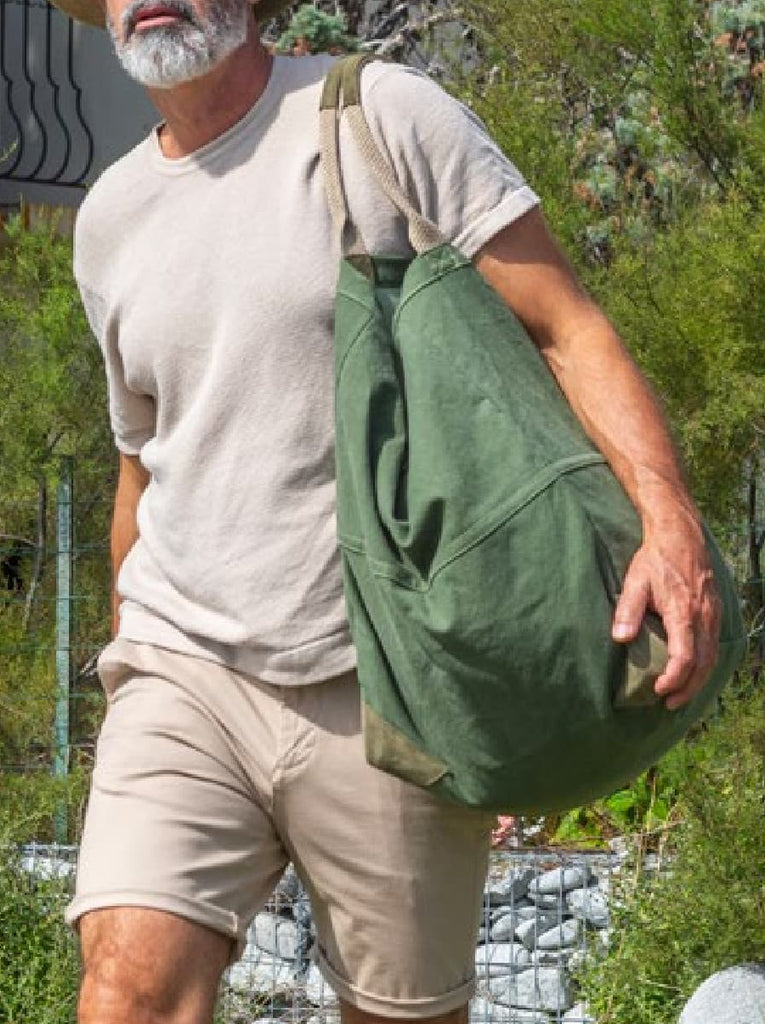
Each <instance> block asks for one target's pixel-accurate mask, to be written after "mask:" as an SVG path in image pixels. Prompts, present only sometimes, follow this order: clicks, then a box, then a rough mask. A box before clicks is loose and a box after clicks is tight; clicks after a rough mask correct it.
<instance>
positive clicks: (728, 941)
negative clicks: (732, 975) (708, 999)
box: [581, 689, 765, 1024]
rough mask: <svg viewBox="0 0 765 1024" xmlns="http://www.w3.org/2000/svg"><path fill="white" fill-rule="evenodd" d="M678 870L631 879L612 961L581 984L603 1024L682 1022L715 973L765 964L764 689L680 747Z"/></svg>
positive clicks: (674, 843) (740, 698)
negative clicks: (699, 989)
mask: <svg viewBox="0 0 765 1024" xmlns="http://www.w3.org/2000/svg"><path fill="white" fill-rule="evenodd" d="M673 757H674V764H673V771H674V772H675V773H677V775H678V776H680V778H679V780H678V781H679V785H678V792H679V800H678V804H677V812H676V815H677V825H676V827H675V828H673V829H672V831H671V833H670V834H669V839H668V853H669V856H670V861H669V864H670V870H668V871H666V872H663V873H661V874H660V875H659V877H658V878H655V879H652V880H649V879H645V878H640V877H639V876H638V881H637V884H634V876H633V882H631V883H629V884H627V883H625V889H626V888H629V891H623V892H621V893H620V895H621V897H622V900H623V905H622V906H621V908H620V909H617V910H616V912H615V923H614V933H613V941H612V944H611V950H610V953H609V956H608V957H607V958H606V959H604V960H603V961H601V962H599V963H597V964H595V965H591V966H590V967H589V968H588V969H587V970H586V972H585V974H584V976H583V977H582V979H581V980H582V984H583V988H584V994H585V997H586V998H587V1000H588V1001H589V1003H590V1007H591V1011H592V1013H593V1015H594V1017H595V1019H596V1020H597V1021H598V1024H638V1022H639V1024H676V1022H677V1018H678V1014H679V1013H680V1011H681V1010H682V1008H683V1006H684V1004H685V1002H686V1001H687V1000H688V998H690V996H691V995H692V994H693V992H694V991H695V989H696V988H697V987H698V986H699V985H700V984H701V982H702V981H704V980H705V979H706V978H707V977H709V975H711V974H713V973H714V972H716V971H718V970H721V969H722V968H724V967H728V966H731V965H733V964H737V963H745V962H751V961H765V843H764V842H763V836H764V835H765V691H763V690H762V689H759V690H757V689H752V690H751V691H750V692H748V693H745V694H740V695H734V696H730V697H729V698H728V700H727V706H726V707H725V709H724V710H723V712H722V713H721V714H720V715H719V716H717V718H716V719H714V720H713V722H712V723H711V724H710V726H709V727H708V728H707V729H706V731H705V732H704V733H703V734H702V735H701V737H700V738H697V739H696V740H695V741H694V742H692V743H689V744H686V745H684V746H683V747H682V748H679V753H678V752H676V753H675V754H674V755H673Z"/></svg>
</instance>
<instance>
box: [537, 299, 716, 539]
mask: <svg viewBox="0 0 765 1024" xmlns="http://www.w3.org/2000/svg"><path fill="white" fill-rule="evenodd" d="M539 341H540V349H541V351H542V353H543V355H544V356H545V358H546V360H547V362H548V364H549V366H550V369H551V370H552V372H553V373H554V375H555V377H556V379H557V380H558V383H559V384H560V386H561V388H562V389H563V392H564V393H565V395H566V397H567V399H568V401H569V403H570V404H571V406H572V408H573V409H574V412H575V413H576V415H577V417H578V418H579V420H580V422H581V423H582V425H583V426H584V428H585V430H586V431H587V433H588V434H589V436H590V437H591V438H592V440H593V441H594V442H595V444H596V445H597V446H598V448H599V449H600V450H601V451H602V452H603V454H604V455H605V456H606V458H607V459H608V462H609V464H610V465H611V467H612V469H613V470H614V472H615V473H616V475H617V476H618V478H619V480H620V481H621V483H622V485H623V486H624V488H625V490H626V491H627V493H628V494H629V496H630V498H631V499H632V501H633V503H634V505H635V507H636V508H637V510H638V512H639V514H640V516H641V519H642V521H643V528H644V531H645V533H646V534H647V535H648V534H650V533H651V532H652V531H654V530H664V529H666V528H667V526H668V519H676V518H678V517H680V518H682V519H683V520H684V521H686V523H687V525H690V526H692V528H694V529H700V524H699V518H698V513H697V511H696V508H695V506H694V504H693V501H692V499H691V498H690V495H689V493H688V489H687V486H686V483H685V480H684V477H683V472H682V469H681V465H680V460H679V458H678V456H677V453H676V450H675V446H674V444H673V442H672V439H671V436H670V433H669V429H668V427H667V425H666V423H665V420H664V416H663V414H662V411H661V408H660V406H659V403H658V401H657V400H656V398H655V397H654V395H653V393H652V392H651V389H650V387H649V385H648V383H647V382H646V380H645V379H644V378H643V377H642V375H641V374H640V372H639V371H638V369H637V367H636V366H635V364H634V362H633V361H632V358H631V357H630V355H629V354H628V353H627V351H626V350H625V348H624V346H623V345H622V343H621V341H620V339H619V338H618V336H617V335H616V333H615V331H614V329H613V328H612V326H611V324H610V323H609V321H608V320H607V319H606V317H605V316H604V315H603V314H602V313H601V312H600V310H598V309H597V307H594V306H591V308H590V309H589V310H588V311H587V315H586V316H584V315H583V316H582V318H581V319H580V321H579V323H578V324H577V326H576V327H575V328H572V329H571V330H570V331H569V333H567V334H566V333H563V336H562V337H559V338H557V339H556V341H555V344H549V345H548V344H546V343H545V341H546V339H544V338H542V339H539Z"/></svg>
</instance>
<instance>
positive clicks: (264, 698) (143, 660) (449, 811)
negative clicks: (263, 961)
mask: <svg viewBox="0 0 765 1024" xmlns="http://www.w3.org/2000/svg"><path fill="white" fill-rule="evenodd" d="M99 670H100V674H101V680H102V683H103V685H104V688H105V690H106V692H107V697H108V701H109V704H108V711H107V715H106V719H105V721H104V725H103V729H102V731H101V735H100V738H99V741H98V749H97V756H96V766H95V771H94V776H93V786H92V791H91V797H90V804H89V807H88V813H87V818H86V823H85V831H84V835H83V839H82V846H81V851H80V862H79V868H78V877H77V891H76V896H75V899H74V900H73V902H72V903H71V904H70V906H69V908H68V911H67V920H68V921H69V922H70V923H72V924H75V923H76V921H77V919H78V918H79V917H80V916H81V915H82V914H84V913H87V912H89V911H93V910H97V909H101V908H104V907H115V906H141V907H150V908H153V909H156V910H164V911H169V912H171V913H174V914H178V915H180V916H182V917H184V918H187V919H190V920H192V921H197V922H199V923H200V924H203V925H206V926H208V927H210V928H213V929H215V930H217V931H220V932H222V933H224V934H225V935H229V936H231V937H232V939H234V940H235V941H236V943H237V944H238V949H239V952H240V953H241V949H242V947H243V944H244V940H245V935H246V932H247V927H248V924H249V922H250V921H251V920H252V918H253V917H254V915H255V914H256V913H257V912H258V911H259V910H260V909H261V908H262V907H263V905H264V904H265V902H266V901H267V899H268V897H269V896H270V894H271V892H272V890H273V888H274V886H275V884H276V882H277V881H278V879H279V877H280V875H281V874H282V872H283V870H284V868H285V866H286V865H287V864H288V862H289V861H293V862H294V864H295V867H296V869H297V871H298V874H299V875H300V877H301V878H302V880H303V882H304V884H305V886H306V889H307V891H308V893H309V895H310V898H311V903H312V907H313V915H314V923H315V925H316V930H317V953H318V956H317V959H318V963H319V967H320V968H321V970H322V973H323V974H324V977H325V978H326V980H327V981H328V982H329V984H330V985H331V986H332V987H333V988H334V989H335V990H336V991H337V993H338V995H339V996H340V997H341V998H342V999H344V1000H346V1001H347V1002H349V1003H351V1004H353V1005H355V1006H357V1007H359V1008H360V1009H362V1010H366V1011H368V1012H371V1013H375V1014H379V1015H382V1016H390V1017H430V1016H434V1015H437V1014H442V1013H446V1012H448V1011H450V1010H453V1009H456V1008H457V1007H459V1006H462V1005H463V1004H464V1003H466V1002H467V1001H468V999H469V998H470V997H471V995H472V993H473V976H474V949H475V941H476V931H477V927H478V920H479V915H480V902H481V893H482V889H483V884H484V878H485V874H486V865H487V858H488V850H489V835H490V829H491V826H492V824H493V821H492V819H491V818H490V817H489V816H487V815H485V814H480V813H478V812H475V811H472V810H468V809H464V808H459V807H454V806H451V805H449V804H447V803H444V802H443V801H441V800H438V799H436V798H434V797H432V796H431V795H429V794H428V793H426V792H425V791H424V790H421V789H418V788H417V787H415V786H412V785H409V784H408V783H405V782H402V781H400V780H398V779H395V778H393V777H392V776H390V775H386V774H384V773H383V772H380V771H378V770H377V769H375V768H371V767H370V766H369V765H367V763H366V761H365V759H364V755H363V750H362V742H361V735H360V711H359V693H358V686H357V683H356V677H355V674H354V673H348V674H346V675H344V676H340V677H338V678H336V679H331V680H328V681H327V682H323V683H314V684H312V685H308V686H305V685H295V686H283V687H278V686H271V685H268V684H265V683H262V682H260V681H259V680H257V679H254V678H253V677H251V676H245V675H242V674H241V673H238V672H234V671H232V670H230V669H227V668H225V667H223V666H221V665H217V664H215V663H212V662H208V661H201V660H199V659H197V658H194V657H191V656H189V655H184V654H177V653H175V652H172V651H167V650H163V649H161V648H157V647H152V646H149V645H145V644H135V643H131V642H129V641H126V640H117V641H115V642H114V643H113V644H111V645H110V647H108V648H107V650H106V651H105V652H104V654H103V655H102V657H101V660H100V663H99Z"/></svg>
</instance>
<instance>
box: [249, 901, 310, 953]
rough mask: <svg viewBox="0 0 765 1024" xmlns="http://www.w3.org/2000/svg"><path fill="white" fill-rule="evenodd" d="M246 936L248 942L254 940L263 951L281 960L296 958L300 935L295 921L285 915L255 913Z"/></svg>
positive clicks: (298, 951) (298, 950)
mask: <svg viewBox="0 0 765 1024" xmlns="http://www.w3.org/2000/svg"><path fill="white" fill-rule="evenodd" d="M248 938H249V942H250V944H252V943H253V942H254V944H255V945H256V946H257V948H258V949H260V950H262V951H263V952H264V953H270V954H272V955H273V956H278V957H281V958H282V959H283V960H297V959H298V955H299V953H300V939H301V935H300V934H299V929H298V926H297V925H296V924H295V922H294V921H292V920H290V919H289V918H287V917H281V916H280V915H279V914H268V913H265V912H264V913H261V914H256V915H255V920H254V921H253V922H252V924H251V925H250V931H249V937H248Z"/></svg>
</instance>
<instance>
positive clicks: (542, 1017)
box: [470, 997, 550, 1024]
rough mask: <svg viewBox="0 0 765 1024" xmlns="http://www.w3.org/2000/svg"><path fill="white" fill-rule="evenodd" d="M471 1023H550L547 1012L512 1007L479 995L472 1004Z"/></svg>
mask: <svg viewBox="0 0 765 1024" xmlns="http://www.w3.org/2000/svg"><path fill="white" fill-rule="evenodd" d="M470 1024H550V1018H549V1017H548V1016H547V1014H546V1013H542V1012H540V1011H537V1010H519V1009H517V1008H515V1007H514V1008H513V1009H512V1010H511V1009H510V1007H509V1006H503V1005H502V1004H501V1003H496V1002H493V1001H492V1000H491V999H483V998H482V997H479V998H477V999H474V1000H473V1001H472V1003H471V1004H470Z"/></svg>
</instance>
